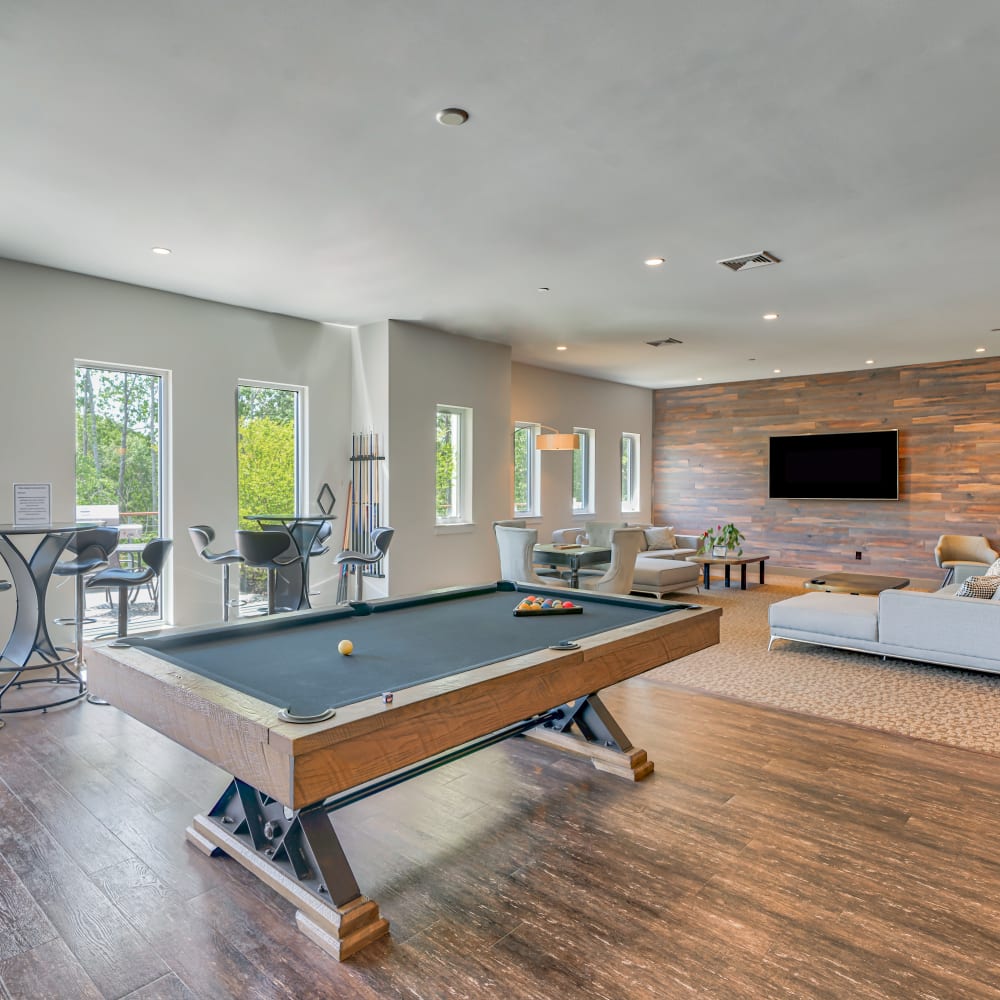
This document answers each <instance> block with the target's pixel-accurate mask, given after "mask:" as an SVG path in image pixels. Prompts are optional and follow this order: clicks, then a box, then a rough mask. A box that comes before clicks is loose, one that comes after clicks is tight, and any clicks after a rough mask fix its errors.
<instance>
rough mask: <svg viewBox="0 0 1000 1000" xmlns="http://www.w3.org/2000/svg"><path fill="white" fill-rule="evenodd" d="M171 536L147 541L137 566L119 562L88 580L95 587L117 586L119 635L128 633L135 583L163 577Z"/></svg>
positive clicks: (151, 581) (148, 581)
mask: <svg viewBox="0 0 1000 1000" xmlns="http://www.w3.org/2000/svg"><path fill="white" fill-rule="evenodd" d="M173 544H174V543H173V540H172V539H170V538H154V539H153V540H152V541H151V542H147V543H146V547H145V548H144V549H143V550H142V552H141V553H140V554H139V558H140V560H141V562H143V563H145V566H142V565H140V567H139V568H138V569H123V568H122V567H120V566H109V567H108V568H107V569H102V570H101V571H100V572H98V573H95V574H94V575H93V576H92V577H90V579H89V580H87V587H88V589H89V588H93V589H94V590H98V589H100V590H106V589H108V588H111V587H117V588H118V632H117V636H118V638H119V639H122V638H124V637H125V636H127V635H128V592H129V591H130V590H131V589H132V588H134V587H141V586H143V584H150V585H151V587H150V589H152V585H153V584H155V583H156V582H157V581H158V580H159V579H160V574H161V573H162V572H163V565H164V563H165V562H166V561H167V556H168V555H169V554H170V549H171V547H172V546H173Z"/></svg>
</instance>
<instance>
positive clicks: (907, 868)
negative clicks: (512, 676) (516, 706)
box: [0, 678, 1000, 1000]
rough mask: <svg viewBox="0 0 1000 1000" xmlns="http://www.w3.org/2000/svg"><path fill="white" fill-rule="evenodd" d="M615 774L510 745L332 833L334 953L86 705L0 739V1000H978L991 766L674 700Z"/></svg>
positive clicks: (347, 813)
mask: <svg viewBox="0 0 1000 1000" xmlns="http://www.w3.org/2000/svg"><path fill="white" fill-rule="evenodd" d="M604 700H605V702H606V703H607V704H608V706H609V708H611V710H612V711H613V712H614V713H615V715H616V716H617V718H618V719H619V721H620V722H621V723H622V725H623V726H624V728H625V730H626V732H628V733H629V735H630V736H631V738H632V739H633V740H634V741H635V742H636V744H637V745H639V746H643V747H645V748H646V749H647V750H648V751H649V755H650V758H651V759H652V760H654V761H655V763H656V771H655V773H654V775H653V776H652V777H651V778H650V779H649V780H647V781H645V782H642V783H640V784H638V785H632V784H629V783H627V782H624V781H621V780H619V779H616V778H614V777H612V776H610V775H606V774H602V773H600V772H598V771H596V770H594V769H593V768H592V767H591V766H590V765H589V764H588V763H587V762H585V761H582V760H578V759H574V758H570V757H567V756H564V755H561V754H560V753H559V752H558V751H555V750H553V749H550V748H548V747H545V746H541V745H539V744H537V743H534V742H532V741H528V740H520V739H517V740H511V741H508V742H507V743H505V744H502V745H500V746H497V747H493V748H490V749H488V750H485V751H482V752H480V753H479V754H475V755H473V756H471V757H468V758H465V759H464V760H462V761H459V762H456V763H454V764H451V765H449V766H447V767H444V768H441V769H439V770H437V771H434V772H432V773H430V774H427V775H424V776H422V777H421V778H418V779H416V780H414V781H411V782H409V783H407V784H405V785H402V786H400V787H398V788H395V789H392V790H390V791H387V792H384V793H382V794H380V795H377V796H374V797H373V798H371V799H367V800H365V801H363V802H360V803H357V804H355V805H352V806H350V807H348V808H346V809H344V810H342V811H340V812H339V813H337V814H335V816H334V824H335V826H336V828H337V831H338V834H339V835H340V837H341V840H342V842H343V844H344V848H345V850H346V851H347V854H348V857H350V858H351V860H352V863H353V865H354V868H355V872H356V874H357V876H358V880H359V883H360V884H361V886H362V889H363V891H365V892H366V893H367V894H369V895H370V896H371V897H372V898H374V899H376V900H377V901H378V902H379V904H380V906H381V908H382V912H383V914H384V915H385V916H386V917H388V919H389V920H390V921H391V925H392V930H391V935H390V937H388V938H385V939H383V940H382V941H380V942H378V943H376V944H375V945H373V946H372V947H370V948H368V949H366V950H365V951H363V952H361V953H360V954H359V955H357V956H355V957H354V958H352V959H351V960H349V961H347V962H344V963H340V964H338V963H336V962H334V961H333V960H332V959H330V958H329V957H328V956H326V955H325V954H324V953H323V952H321V951H320V950H319V949H318V948H316V947H315V946H314V945H312V944H311V943H310V942H309V941H308V940H307V939H306V938H305V937H304V936H303V935H301V934H300V933H299V932H298V931H297V930H296V928H295V925H294V919H293V918H294V910H293V908H292V907H291V905H290V904H288V903H287V902H285V901H284V900H283V899H281V898H280V897H278V896H277V895H276V894H275V893H273V892H272V891H271V890H269V889H267V887H266V886H263V885H262V884H261V883H259V882H258V881H257V880H256V879H254V878H253V877H252V876H251V875H250V874H249V873H247V872H246V871H245V870H244V869H243V868H241V867H240V866H239V865H236V864H235V863H233V862H231V861H229V860H228V859H211V858H206V857H205V856H204V855H202V854H201V853H200V852H198V851H196V850H194V849H193V848H191V847H190V846H189V845H188V844H187V843H186V842H185V840H184V827H185V825H186V824H187V822H188V821H189V820H190V818H191V816H193V815H194V813H195V812H199V811H202V810H204V809H205V808H206V807H207V806H208V805H210V804H211V801H212V800H213V797H214V796H215V795H216V794H217V793H218V792H219V791H220V790H221V788H222V787H223V786H224V784H225V775H223V774H222V773H221V772H219V771H218V770H217V769H216V768H214V767H213V766H212V765H210V764H207V763H205V762H204V761H201V760H200V759H198V758H196V757H195V756H193V755H192V754H189V753H188V752H187V751H185V750H182V749H181V748H179V747H177V746H176V745H175V744H173V743H171V742H170V741H169V740H167V739H165V738H163V737H161V736H159V735H158V734H156V733H153V732H151V731H150V730H147V729H146V728H145V727H143V726H141V725H139V724H138V723H136V722H134V721H133V720H131V719H129V718H128V717H126V716H124V715H122V714H121V713H120V712H118V711H116V710H115V709H113V708H106V707H98V706H93V705H88V704H81V705H78V706H74V707H72V708H69V709H65V710H61V711H57V712H50V713H48V714H46V715H44V716H43V715H39V716H31V717H28V716H15V717H9V718H8V719H7V726H6V727H5V728H4V729H2V730H0V996H3V997H6V998H10V1000H21V998H24V1000H28V998H31V1000H36V998H43V997H45V998H54V1000H63V998H65V1000H76V998H98V997H106V998H119V997H129V998H130V1000H138V998H143V1000H156V998H164V1000H173V998H192V997H198V998H209V997H211V998H224V997H240V998H244V997H255V998H256V997H259V998H268V1000H270V998H277V997H288V998H295V1000H300V998H308V997H316V998H339V997H343V998H360V1000H367V998H384V997H389V998H395V997H400V998H404V997H406V998H417V997H419V998H424V1000H438V998H441V1000H443V998H446V997H447V998H456V997H459V998H460V997H468V998H476V1000H478V998H492V997H498V998H504V1000H521V998H524V1000H534V998H538V1000H543V998H544V1000H549V998H552V997H556V996H560V995H584V996H588V997H597V998H605V1000H634V998H651V1000H673V998H681V997H684V998H690V997H710V998H719V1000H731V998H732V1000H740V998H748V1000H749V998H753V1000H761V998H768V1000H770V998H830V1000H842V998H852V1000H853V998H900V1000H903V998H906V1000H920V998H925V1000H952V998H957V997H962V998H963V1000H964V998H973V1000H974V998H996V1000H1000V985H998V984H997V983H998V979H1000V977H998V975H997V967H998V959H1000V930H998V929H1000V865H998V862H997V860H996V858H997V850H996V842H997V838H996V833H995V831H996V817H997V815H998V806H1000V758H995V757H990V756H986V755H983V754H978V753H973V752H970V751H964V750H957V749H954V748H950V747H944V746H939V745H936V744H932V743H928V742H922V741H916V740H909V739H906V738H903V737H896V736H890V735H887V734H884V733H879V732H873V731H869V730H865V729H860V728H856V727H852V726H847V725H842V724H838V723H830V722H825V721H822V720H819V719H811V718H807V717H803V716H798V715H792V714H787V713H782V712H777V711H773V710H769V709H764V708H759V707H751V706H747V705H742V704H739V703H736V702H732V701H728V700H725V699H720V698H713V697H709V696H705V695H699V694H696V693H693V692H689V691H683V690H674V689H671V688H669V687H665V686H664V685H662V684H660V683H652V682H650V681H647V680H644V679H642V678H637V679H634V680H632V681H628V682H626V683H625V684H622V685H619V686H618V687H617V688H614V689H612V690H610V691H608V692H606V693H605V695H604Z"/></svg>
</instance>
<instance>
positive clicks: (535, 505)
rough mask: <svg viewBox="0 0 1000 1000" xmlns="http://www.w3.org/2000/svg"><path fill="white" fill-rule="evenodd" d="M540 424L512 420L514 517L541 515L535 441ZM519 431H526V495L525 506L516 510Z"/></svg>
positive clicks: (539, 463) (539, 470)
mask: <svg viewBox="0 0 1000 1000" xmlns="http://www.w3.org/2000/svg"><path fill="white" fill-rule="evenodd" d="M541 429H542V425H541V424H539V423H535V422H533V421H530V420H517V421H515V422H514V435H513V438H512V441H513V450H514V456H513V464H514V495H513V497H512V498H511V508H512V510H513V514H514V517H541V516H542V499H541V497H542V488H541V487H542V476H541V471H542V466H541V462H540V461H539V458H540V456H539V453H538V449H537V448H536V447H535V441H536V438H537V437H538V434H539V432H540V431H541ZM519 431H526V432H527V436H528V440H527V443H526V445H525V449H526V450H525V475H526V478H527V482H526V483H525V493H526V495H527V498H528V499H527V507H526V509H524V510H518V506H517V435H518V432H519Z"/></svg>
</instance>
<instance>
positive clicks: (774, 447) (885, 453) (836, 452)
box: [768, 430, 899, 500]
mask: <svg viewBox="0 0 1000 1000" xmlns="http://www.w3.org/2000/svg"><path fill="white" fill-rule="evenodd" d="M768 487H769V488H768V495H769V496H770V497H772V498H773V499H778V498H782V499H788V500H898V499H899V431H896V430H891V431H856V432H853V433H844V434H797V435H794V436H791V435H790V436H785V437H772V438H771V448H770V459H769V464H768Z"/></svg>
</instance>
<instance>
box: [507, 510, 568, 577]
mask: <svg viewBox="0 0 1000 1000" xmlns="http://www.w3.org/2000/svg"><path fill="white" fill-rule="evenodd" d="M493 533H494V534H495V535H496V539H497V550H498V551H499V553H500V579H501V580H512V581H515V582H518V583H533V584H536V585H537V586H539V587H568V586H569V584H568V583H566V582H565V581H564V580H560V579H557V578H556V577H545V578H542V577H540V576H539V575H538V574H537V573H536V572H535V567H534V565H533V562H534V557H535V553H534V550H535V544H536V543H537V542H538V529H537V528H516V527H511V526H509V525H506V524H504V523H503V522H500V521H497V522H496V523H495V524H494V525H493Z"/></svg>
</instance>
